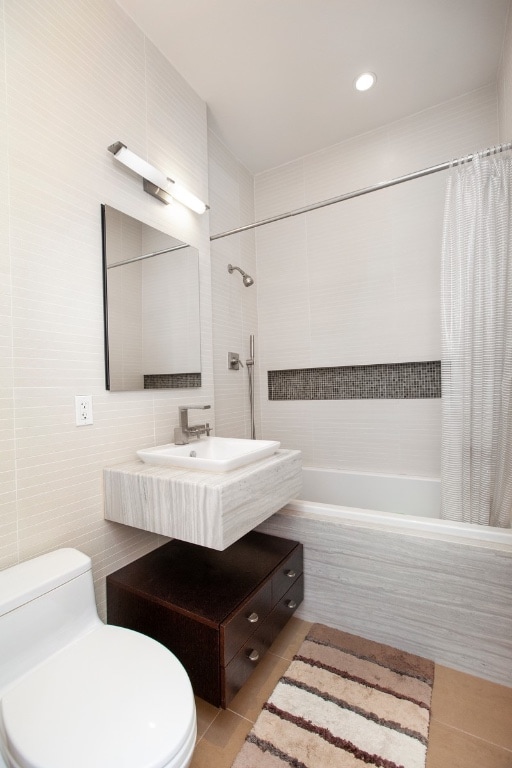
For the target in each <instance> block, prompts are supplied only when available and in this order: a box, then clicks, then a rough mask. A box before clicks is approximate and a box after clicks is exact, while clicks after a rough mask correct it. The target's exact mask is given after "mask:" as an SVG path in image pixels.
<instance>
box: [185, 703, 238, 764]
mask: <svg viewBox="0 0 512 768" xmlns="http://www.w3.org/2000/svg"><path fill="white" fill-rule="evenodd" d="M251 728H252V723H251V722H250V720H246V719H245V718H243V717H240V716H239V715H236V714H235V713H234V712H230V711H229V710H221V711H220V712H219V714H218V716H217V717H216V718H215V720H214V721H213V723H212V724H211V725H210V727H209V728H208V730H207V731H206V732H205V734H204V736H203V738H202V739H200V741H199V742H198V743H197V746H196V749H195V752H194V755H193V757H192V762H191V763H190V768H229V766H230V765H231V764H232V762H233V760H234V759H235V757H236V756H237V754H238V752H239V751H240V749H241V748H242V744H243V743H244V740H245V737H246V736H247V734H248V733H249V731H250V730H251Z"/></svg>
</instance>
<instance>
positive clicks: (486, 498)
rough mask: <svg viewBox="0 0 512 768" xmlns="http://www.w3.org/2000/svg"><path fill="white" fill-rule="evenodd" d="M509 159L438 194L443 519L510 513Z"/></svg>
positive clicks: (462, 170)
mask: <svg viewBox="0 0 512 768" xmlns="http://www.w3.org/2000/svg"><path fill="white" fill-rule="evenodd" d="M511 205H512V160H511V158H503V157H499V158H497V157H495V156H491V157H489V158H484V157H481V156H478V157H475V159H474V160H473V162H472V163H468V164H465V165H463V166H461V167H457V168H456V169H455V170H453V171H452V174H451V176H450V178H449V179H448V185H447V190H446V204H445V218H444V232H443V251H442V272H441V275H442V278H441V313H442V456H441V461H442V472H441V488H442V517H444V518H448V519H451V520H459V521H464V522H468V523H479V524H480V525H492V526H501V527H509V526H510V525H511V516H512V244H511V236H512V231H511V225H512V211H511Z"/></svg>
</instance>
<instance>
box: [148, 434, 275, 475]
mask: <svg viewBox="0 0 512 768" xmlns="http://www.w3.org/2000/svg"><path fill="white" fill-rule="evenodd" d="M280 445H281V443H279V442H277V441H276V440H243V439H241V438H235V437H202V438H200V439H199V440H192V441H191V442H190V443H187V445H176V444H175V443H169V444H168V445H158V446H156V448H144V449H143V450H140V451H137V456H138V457H139V459H142V461H144V462H146V464H160V465H163V466H168V467H183V468H184V469H200V470H202V471H203V472H229V470H231V469H237V467H244V466H245V465H246V464H251V463H252V462H253V461H259V459H264V458H266V457H267V456H271V455H272V454H273V453H275V452H276V451H277V449H278V448H279V446H280Z"/></svg>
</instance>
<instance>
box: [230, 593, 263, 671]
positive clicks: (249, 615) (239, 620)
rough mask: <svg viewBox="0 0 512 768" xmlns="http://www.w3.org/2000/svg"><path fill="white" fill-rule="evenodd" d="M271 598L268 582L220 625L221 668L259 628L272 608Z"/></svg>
mask: <svg viewBox="0 0 512 768" xmlns="http://www.w3.org/2000/svg"><path fill="white" fill-rule="evenodd" d="M271 598H272V585H271V583H270V581H268V582H267V583H266V584H265V585H264V586H263V587H262V588H261V589H260V590H259V591H258V592H257V593H256V594H254V595H253V596H252V597H250V598H249V600H247V601H246V602H245V603H243V605H241V606H240V607H239V608H237V610H236V612H234V613H233V614H232V615H231V616H229V617H228V619H227V620H226V621H225V622H224V623H223V624H222V625H221V659H220V663H221V665H222V666H225V665H226V664H229V662H230V661H231V659H232V658H233V656H234V655H235V654H236V653H238V651H239V650H240V648H241V647H242V645H243V644H244V643H245V641H246V640H247V639H248V638H249V637H250V636H251V635H252V634H253V632H255V631H257V630H258V629H259V628H260V627H261V625H262V624H263V622H264V621H265V619H266V618H267V616H268V614H269V613H270V609H271V608H272V603H271Z"/></svg>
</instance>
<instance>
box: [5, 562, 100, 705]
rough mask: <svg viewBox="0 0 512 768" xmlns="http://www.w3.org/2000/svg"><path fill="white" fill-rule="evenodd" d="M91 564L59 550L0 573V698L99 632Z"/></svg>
mask: <svg viewBox="0 0 512 768" xmlns="http://www.w3.org/2000/svg"><path fill="white" fill-rule="evenodd" d="M101 624H102V622H101V621H100V619H99V617H98V614H97V611H96V602H95V598H94V588H93V581H92V568H91V560H90V558H89V557H87V555H84V554H83V553H82V552H79V551H78V550H76V549H58V550H56V551H55V552H49V553H48V554H46V555H42V556H40V557H37V558H35V559H33V560H27V561H26V562H24V563H20V564H19V565H16V566H14V567H12V568H8V569H7V570H5V571H0V696H1V695H2V692H3V691H5V690H6V689H7V688H8V687H9V686H10V684H11V683H12V682H13V681H14V680H16V679H17V678H19V677H20V676H21V675H22V674H24V673H25V672H27V671H28V670H30V669H32V668H33V667H34V666H35V665H37V664H38V663H40V662H42V661H44V660H45V659H47V658H48V657H49V656H50V655H51V654H53V653H55V652H57V651H58V650H60V649H61V648H63V647H64V646H66V645H68V644H69V643H70V642H73V640H75V639H77V638H79V637H80V636H82V635H85V634H87V633H88V632H90V631H91V630H93V629H96V628H97V627H98V626H101Z"/></svg>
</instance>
